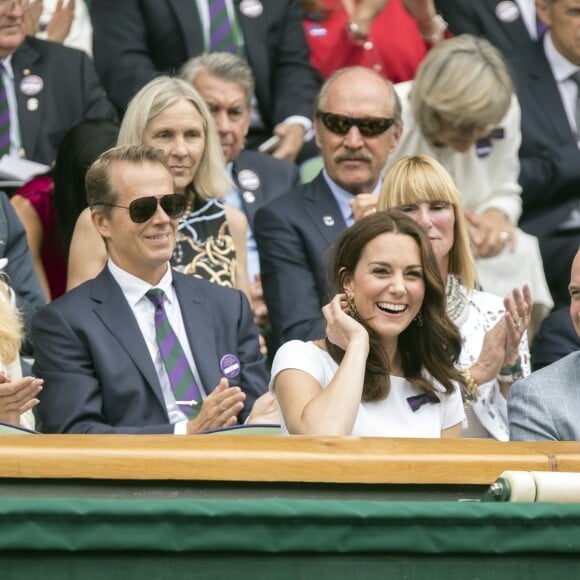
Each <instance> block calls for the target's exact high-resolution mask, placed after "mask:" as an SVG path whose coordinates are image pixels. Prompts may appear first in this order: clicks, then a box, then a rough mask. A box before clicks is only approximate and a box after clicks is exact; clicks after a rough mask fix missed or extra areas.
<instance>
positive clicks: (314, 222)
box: [254, 67, 402, 346]
mask: <svg viewBox="0 0 580 580" xmlns="http://www.w3.org/2000/svg"><path fill="white" fill-rule="evenodd" d="M314 110H315V120H314V131H315V136H316V143H317V145H318V146H319V147H320V150H321V152H322V157H323V159H324V169H323V171H322V172H321V173H320V174H319V175H318V177H316V178H315V179H314V181H312V182H310V183H307V184H305V185H302V186H299V187H297V188H296V189H293V190H292V191H290V192H288V193H286V194H284V195H282V196H280V197H277V198H276V199H275V200H274V201H272V202H270V203H268V204H266V205H265V206H264V207H262V208H261V209H259V210H258V211H257V212H256V218H255V222H254V225H255V232H254V233H255V235H256V239H257V241H258V250H259V254H260V262H261V270H262V283H263V286H264V296H265V298H266V304H267V306H268V310H269V312H270V320H271V323H272V329H273V332H274V343H275V345H277V346H279V345H280V344H282V343H284V342H286V341H288V340H292V339H300V340H313V339H318V338H321V337H323V336H324V334H325V329H324V319H323V317H322V313H321V308H322V306H323V305H324V304H325V303H326V301H327V300H328V298H329V297H328V295H327V287H326V271H325V270H326V268H325V264H326V261H325V251H326V249H327V247H328V246H329V245H330V244H332V242H333V241H334V239H335V238H336V237H337V236H338V234H339V233H340V232H341V231H342V230H344V229H345V228H346V227H347V226H349V225H352V223H354V216H353V213H356V214H357V217H358V215H362V213H364V211H365V210H364V207H363V206H364V203H365V202H363V201H362V200H367V199H369V197H372V198H374V196H373V195H368V194H376V193H378V191H379V189H380V185H381V179H380V176H381V170H382V169H383V167H384V165H385V163H386V161H387V158H388V156H389V153H391V151H393V149H394V148H395V147H396V146H397V143H398V142H399V139H400V137H401V131H402V127H401V106H400V102H399V101H398V98H397V96H396V93H395V91H394V89H393V86H392V84H391V83H390V82H389V81H387V80H386V79H384V78H383V77H381V76H380V75H379V74H378V73H376V72H375V71H373V70H371V69H365V68H360V67H353V68H345V69H341V70H340V71H337V72H336V73H335V74H334V75H332V76H331V77H330V78H329V79H328V80H327V81H326V82H325V84H324V85H323V87H322V89H321V91H320V93H319V95H318V97H317V99H316V102H315V109H314ZM363 194H367V195H363ZM359 198H360V199H359ZM375 204H376V200H375V199H373V200H372V201H371V202H370V203H369V205H370V208H371V210H370V211H374V207H375ZM361 212H362V213H361Z"/></svg>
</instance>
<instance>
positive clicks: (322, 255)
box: [254, 173, 346, 346]
mask: <svg viewBox="0 0 580 580" xmlns="http://www.w3.org/2000/svg"><path fill="white" fill-rule="evenodd" d="M345 228H346V223H345V222H344V218H343V217H342V214H341V212H340V209H339V207H338V204H337V203H336V200H335V199H334V196H333V195H332V193H331V191H330V189H329V187H328V185H327V184H326V181H325V180H324V177H323V176H322V173H321V174H319V175H318V177H317V178H316V179H314V181H312V182H310V183H307V184H305V185H301V186H300V187H297V188H296V189H293V190H292V191H289V192H288V193H285V194H284V195H281V196H280V197H278V198H276V199H275V200H274V201H272V202H271V203H268V204H266V205H265V206H264V207H262V208H261V209H259V210H258V211H257V213H256V219H255V230H254V235H255V236H256V240H257V242H258V251H259V253H260V267H261V270H262V285H263V288H264V298H265V299H266V304H267V306H268V311H269V313H270V320H271V322H272V330H273V333H274V343H275V345H276V346H280V345H281V344H283V343H284V342H287V341H288V340H293V339H298V340H315V339H317V338H322V337H323V336H324V335H325V325H324V318H323V316H322V312H321V308H322V306H323V305H324V304H325V303H326V302H327V301H328V298H329V296H328V290H327V284H326V279H327V269H328V268H327V264H328V260H327V258H328V253H327V249H328V247H329V246H330V245H331V244H332V243H333V242H334V240H335V238H336V237H337V236H338V234H340V233H341V232H342V231H343V230H344V229H345Z"/></svg>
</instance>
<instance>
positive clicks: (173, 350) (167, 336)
mask: <svg viewBox="0 0 580 580" xmlns="http://www.w3.org/2000/svg"><path fill="white" fill-rule="evenodd" d="M146 296H147V298H149V300H151V302H152V303H153V306H155V337H156V339H157V344H158V346H159V352H160V354H161V358H162V359H163V364H164V365H165V369H166V370H167V375H168V376H169V382H170V384H171V388H172V389H173V394H174V396H175V400H176V401H196V402H197V404H187V405H180V409H181V410H182V411H183V412H184V413H185V414H186V415H187V416H188V417H189V418H190V419H191V418H193V417H195V416H196V415H197V414H198V413H199V410H200V407H201V403H202V401H201V394H200V392H199V387H198V386H197V383H196V382H195V377H194V376H193V373H192V372H191V368H190V367H189V363H188V362H187V359H186V358H185V353H184V352H183V348H182V346H181V344H180V342H179V339H178V338H177V335H176V334H175V332H174V331H173V328H171V324H169V319H168V318H167V312H166V311H165V306H164V304H163V299H164V297H165V293H164V292H163V290H161V289H160V288H153V289H151V290H149V292H147V294H146Z"/></svg>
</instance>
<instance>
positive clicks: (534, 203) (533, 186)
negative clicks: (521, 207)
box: [519, 118, 580, 211]
mask: <svg viewBox="0 0 580 580" xmlns="http://www.w3.org/2000/svg"><path fill="white" fill-rule="evenodd" d="M525 122H526V124H527V127H526V132H527V135H526V133H522V148H521V149H520V163H521V171H520V178H519V182H520V185H521V186H522V197H523V199H524V203H525V206H526V208H527V210H528V211H529V210H530V209H537V208H541V207H543V206H552V207H553V206H555V205H558V204H560V203H562V202H565V201H566V200H567V199H576V198H577V196H578V189H579V188H580V153H579V152H578V147H577V145H576V144H575V143H573V142H572V141H570V142H560V143H556V142H552V143H549V142H548V140H549V137H547V136H542V134H541V132H540V131H538V130H539V129H540V127H539V126H537V127H533V123H534V121H533V119H530V118H528V119H527V120H526V121H525ZM528 131H529V132H528ZM526 136H529V141H526ZM542 141H543V143H542Z"/></svg>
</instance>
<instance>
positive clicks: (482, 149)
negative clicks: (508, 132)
mask: <svg viewBox="0 0 580 580" xmlns="http://www.w3.org/2000/svg"><path fill="white" fill-rule="evenodd" d="M504 136H505V131H504V129H503V127H496V128H495V129H492V131H491V132H490V133H488V134H487V135H486V136H485V137H482V138H481V139H478V140H477V141H476V142H475V153H476V154H477V156H478V157H487V156H488V155H490V154H491V152H492V151H493V145H492V143H491V140H492V139H503V138H504Z"/></svg>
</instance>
